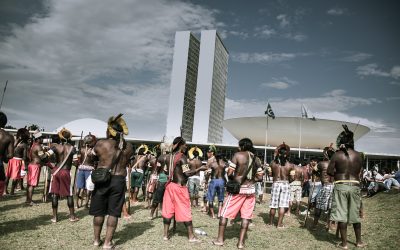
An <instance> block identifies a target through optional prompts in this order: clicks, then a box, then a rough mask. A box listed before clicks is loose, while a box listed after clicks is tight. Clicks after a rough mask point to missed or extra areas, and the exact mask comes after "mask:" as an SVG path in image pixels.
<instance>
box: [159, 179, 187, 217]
mask: <svg viewBox="0 0 400 250" xmlns="http://www.w3.org/2000/svg"><path fill="white" fill-rule="evenodd" d="M174 216H175V220H176V221H177V222H186V221H192V209H191V207H190V198H189V190H188V188H187V186H181V185H179V184H176V183H173V182H170V183H168V184H167V185H166V188H165V193H164V198H163V205H162V217H164V218H166V219H171V218H172V217H174Z"/></svg>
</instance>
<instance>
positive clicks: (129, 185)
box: [125, 166, 132, 213]
mask: <svg viewBox="0 0 400 250" xmlns="http://www.w3.org/2000/svg"><path fill="white" fill-rule="evenodd" d="M131 173H132V168H131V167H130V166H129V167H128V187H127V191H128V199H127V200H128V213H129V212H130V210H131ZM125 197H126V193H125ZM125 199H126V198H125Z"/></svg>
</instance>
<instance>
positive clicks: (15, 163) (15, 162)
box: [6, 157, 23, 180]
mask: <svg viewBox="0 0 400 250" xmlns="http://www.w3.org/2000/svg"><path fill="white" fill-rule="evenodd" d="M22 166H23V161H22V159H21V158H16V157H14V158H12V159H10V160H9V161H8V167H7V171H6V176H7V178H8V179H12V180H18V179H21V169H22Z"/></svg>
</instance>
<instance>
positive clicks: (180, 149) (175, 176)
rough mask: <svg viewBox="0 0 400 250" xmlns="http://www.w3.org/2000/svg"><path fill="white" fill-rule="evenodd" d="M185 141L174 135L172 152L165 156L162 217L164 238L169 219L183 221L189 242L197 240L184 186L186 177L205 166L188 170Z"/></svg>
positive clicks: (187, 192) (167, 238) (169, 222)
mask: <svg viewBox="0 0 400 250" xmlns="http://www.w3.org/2000/svg"><path fill="white" fill-rule="evenodd" d="M186 150H187V145H186V141H185V140H184V139H183V138H182V137H176V138H175V139H174V141H173V146H172V154H170V155H169V156H168V157H167V167H168V183H167V184H166V187H165V193H164V199H163V206H162V217H163V222H164V238H163V239H164V240H169V236H168V230H169V226H170V224H171V219H172V218H173V217H175V221H176V222H183V223H184V224H185V226H186V228H187V230H188V238H189V242H191V243H194V242H199V240H198V239H197V238H196V237H195V236H194V234H193V224H192V209H191V206H190V197H189V191H188V188H187V186H186V184H187V181H188V177H189V176H192V175H195V174H196V173H198V172H199V171H202V170H205V169H206V167H200V168H197V169H195V170H190V167H189V164H188V162H187V157H186V155H185V153H186Z"/></svg>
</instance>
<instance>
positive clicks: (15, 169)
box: [6, 128, 30, 195]
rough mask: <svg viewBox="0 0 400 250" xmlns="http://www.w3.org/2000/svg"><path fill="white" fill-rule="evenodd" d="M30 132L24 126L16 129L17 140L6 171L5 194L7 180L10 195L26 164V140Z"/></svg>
mask: <svg viewBox="0 0 400 250" xmlns="http://www.w3.org/2000/svg"><path fill="white" fill-rule="evenodd" d="M29 137H30V134H29V131H28V130H27V129H26V128H20V129H18V131H17V140H16V142H15V148H14V157H13V158H12V159H10V160H9V161H8V167H7V172H6V176H7V179H6V194H8V182H9V181H10V180H11V193H10V194H11V195H14V190H15V187H16V186H17V181H19V180H21V170H23V169H25V166H28V162H29V161H28V140H29Z"/></svg>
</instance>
